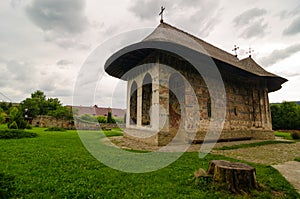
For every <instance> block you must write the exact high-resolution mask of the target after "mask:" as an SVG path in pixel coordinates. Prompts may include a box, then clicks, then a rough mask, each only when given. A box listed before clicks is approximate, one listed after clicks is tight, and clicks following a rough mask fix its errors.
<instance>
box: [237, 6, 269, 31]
mask: <svg viewBox="0 0 300 199" xmlns="http://www.w3.org/2000/svg"><path fill="white" fill-rule="evenodd" d="M266 13H267V11H266V10H265V9H259V8H252V9H250V10H247V11H245V12H243V13H242V14H240V15H238V16H236V17H235V18H234V19H233V23H234V25H235V26H239V27H242V26H245V25H248V24H250V23H251V22H253V21H255V20H256V19H257V18H258V17H261V16H264V15H265V14H266Z"/></svg>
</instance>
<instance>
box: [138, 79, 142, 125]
mask: <svg viewBox="0 0 300 199" xmlns="http://www.w3.org/2000/svg"><path fill="white" fill-rule="evenodd" d="M137 84H138V86H137V87H138V88H137V126H138V127H141V126H142V101H143V96H142V91H143V86H142V83H140V82H137Z"/></svg>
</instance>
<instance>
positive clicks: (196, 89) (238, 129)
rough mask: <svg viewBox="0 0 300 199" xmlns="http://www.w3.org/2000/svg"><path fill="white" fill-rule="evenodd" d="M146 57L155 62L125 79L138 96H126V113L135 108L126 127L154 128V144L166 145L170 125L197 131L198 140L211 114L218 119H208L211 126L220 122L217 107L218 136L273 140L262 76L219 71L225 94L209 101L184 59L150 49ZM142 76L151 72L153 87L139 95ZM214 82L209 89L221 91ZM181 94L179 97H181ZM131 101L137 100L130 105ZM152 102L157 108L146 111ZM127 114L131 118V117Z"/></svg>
mask: <svg viewBox="0 0 300 199" xmlns="http://www.w3.org/2000/svg"><path fill="white" fill-rule="evenodd" d="M147 59H149V60H151V59H152V60H151V61H155V62H156V64H152V66H151V67H144V70H140V72H139V73H137V74H136V76H132V79H131V80H130V81H129V82H130V83H132V82H133V81H135V82H137V84H138V86H137V87H138V93H139V94H138V96H137V100H135V99H131V98H130V97H128V99H127V100H128V101H129V102H130V111H127V113H128V114H130V112H132V111H131V109H133V108H134V110H137V121H138V122H137V124H135V125H131V124H129V122H126V124H127V127H128V128H134V129H136V130H138V129H139V130H145V129H144V128H142V124H144V125H145V124H146V125H147V126H148V128H149V130H157V132H158V136H156V138H157V139H159V140H157V141H155V143H159V145H166V144H168V142H169V141H171V140H172V137H174V135H173V134H172V131H171V129H172V128H175V129H178V128H181V129H183V130H185V131H187V132H191V131H194V132H197V135H196V139H199V140H201V139H202V140H203V139H204V137H205V133H206V132H207V130H208V128H209V127H210V125H211V120H212V118H217V121H220V123H214V124H215V125H214V126H211V127H212V128H215V129H217V128H218V127H221V125H222V124H223V123H222V114H221V113H222V111H221V109H220V108H219V109H217V108H216V107H220V106H222V105H223V106H225V108H226V109H227V111H226V116H225V118H224V119H225V120H224V121H225V123H224V125H223V131H222V134H221V135H220V138H221V139H227V138H239V137H251V138H252V139H274V135H273V133H272V125H271V116H270V109H269V100H268V90H267V85H266V82H265V80H263V79H260V78H259V77H246V76H239V75H234V74H233V73H231V72H229V71H227V70H224V69H220V74H221V76H222V79H223V82H224V86H225V90H226V96H225V95H224V94H223V93H220V95H219V96H220V98H219V99H215V100H212V99H211V97H210V93H209V91H208V88H207V85H206V83H205V81H204V79H203V78H202V76H201V75H200V74H199V73H198V72H197V71H196V70H195V69H194V68H193V66H191V65H190V64H189V63H187V62H186V61H184V60H182V59H180V58H178V57H176V56H174V55H166V54H155V53H154V54H153V56H152V57H149V58H147ZM149 60H147V61H149ZM159 60H163V63H168V65H169V66H167V65H163V64H160V63H159ZM152 63H153V62H152ZM142 64H143V63H141V65H142ZM145 65H146V66H148V65H149V64H148V63H146V64H145ZM176 73H177V74H181V77H182V78H183V80H181V81H180V82H181V83H180V82H179V81H178V80H179V78H175V80H174V79H172V77H173V76H174V74H176ZM147 74H148V75H150V76H151V78H152V81H153V82H152V84H153V85H155V84H157V85H156V87H155V89H154V88H152V93H150V91H147V93H148V94H147V96H148V97H142V96H145V95H146V94H145V92H146V90H145V91H144V94H143V92H142V86H141V84H142V81H143V79H144V78H145V76H146V75H147ZM217 85H218V84H216V83H215V82H214V81H212V83H211V86H212V88H210V89H213V90H214V91H216V92H221V89H220V88H218V86H217ZM170 86H171V87H172V88H171V89H170V88H169V87H170ZM128 88H130V87H128ZM139 89H140V90H139ZM170 90H172V92H170ZM182 94H183V95H184V97H181V95H182ZM225 97H226V98H225ZM222 98H225V99H226V101H224V100H221V99H222ZM154 99H156V100H154ZM131 101H132V103H131ZM135 101H137V102H136V103H135ZM134 103H135V104H136V106H137V107H136V108H135V105H131V104H134ZM195 104H196V105H197V106H196V105H195ZM154 105H156V106H157V107H158V111H157V113H155V114H154V113H149V114H146V112H147V110H149V107H151V106H154ZM133 114H134V113H133ZM212 116H213V117H212ZM133 117H135V115H134V116H133ZM127 118H131V116H130V117H127ZM153 118H157V120H158V121H159V122H152V120H153ZM149 119H150V121H149ZM214 121H216V120H214ZM180 124H183V125H180ZM159 131H160V132H159ZM165 132H169V134H170V135H166V133H165Z"/></svg>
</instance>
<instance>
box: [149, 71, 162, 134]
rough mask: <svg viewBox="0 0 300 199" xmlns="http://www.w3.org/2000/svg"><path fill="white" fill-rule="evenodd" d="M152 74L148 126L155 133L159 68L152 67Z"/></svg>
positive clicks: (157, 121)
mask: <svg viewBox="0 0 300 199" xmlns="http://www.w3.org/2000/svg"><path fill="white" fill-rule="evenodd" d="M153 70H154V72H153V73H154V74H152V100H151V102H152V104H151V117H150V124H151V126H152V129H153V130H155V131H158V130H159V121H160V119H159V67H158V65H156V66H155V67H154V69H153Z"/></svg>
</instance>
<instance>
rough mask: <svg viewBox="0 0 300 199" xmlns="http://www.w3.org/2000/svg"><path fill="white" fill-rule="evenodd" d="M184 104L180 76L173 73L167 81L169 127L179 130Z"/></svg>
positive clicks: (183, 92)
mask: <svg viewBox="0 0 300 199" xmlns="http://www.w3.org/2000/svg"><path fill="white" fill-rule="evenodd" d="M184 102H185V86H184V81H183V78H182V77H181V75H180V74H178V73H175V74H172V75H171V76H170V79H169V125H170V128H176V129H178V128H179V125H180V122H181V116H182V112H183V108H184V107H183V106H181V105H184Z"/></svg>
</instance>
